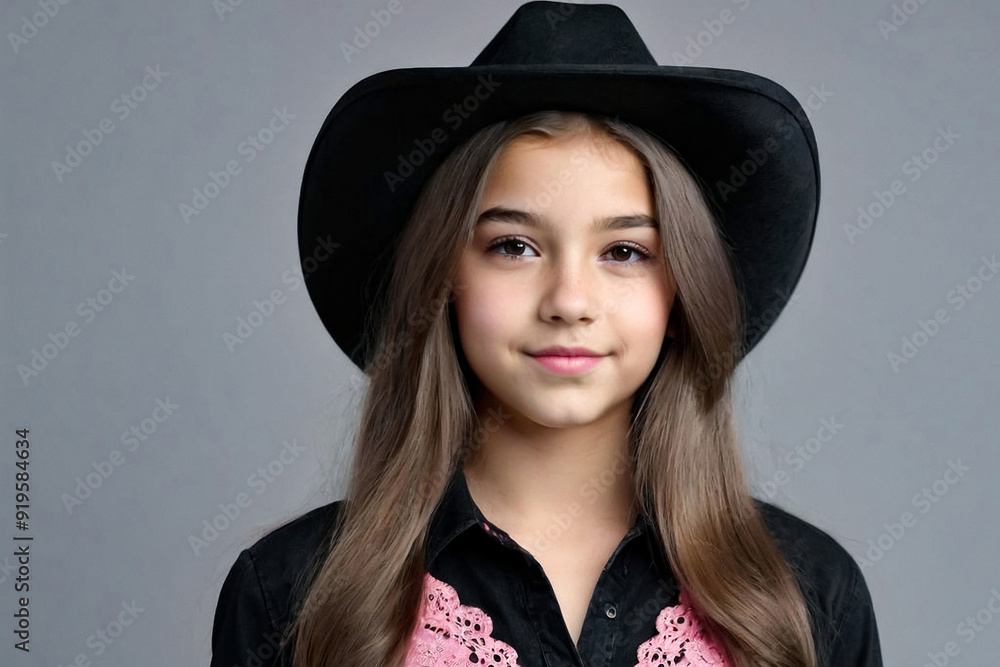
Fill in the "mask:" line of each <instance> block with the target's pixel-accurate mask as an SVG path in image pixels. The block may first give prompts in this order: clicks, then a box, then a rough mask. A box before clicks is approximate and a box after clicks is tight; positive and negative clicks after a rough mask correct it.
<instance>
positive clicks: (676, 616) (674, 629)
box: [635, 590, 728, 667]
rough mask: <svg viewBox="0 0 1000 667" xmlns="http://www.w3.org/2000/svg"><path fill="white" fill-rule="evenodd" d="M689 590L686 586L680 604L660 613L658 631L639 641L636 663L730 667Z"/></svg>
mask: <svg viewBox="0 0 1000 667" xmlns="http://www.w3.org/2000/svg"><path fill="white" fill-rule="evenodd" d="M689 603H690V599H689V598H688V595H687V591H684V590H682V591H681V594H680V604H678V605H676V606H674V607H664V608H663V609H662V610H661V611H660V615H659V616H657V617H656V635H655V636H654V637H652V638H650V639H647V640H646V641H644V642H643V643H642V644H640V645H639V650H638V651H637V652H636V658H638V660H639V662H637V663H636V665H635V667H660V666H664V665H673V666H674V667H684V666H686V665H690V666H692V667H694V666H697V667H702V666H703V665H718V666H719V667H728V663H727V662H726V661H725V659H724V658H723V653H722V651H721V650H720V649H719V648H717V646H716V645H715V644H714V643H713V642H712V639H711V637H709V636H708V633H707V632H706V631H705V629H704V628H702V627H701V623H700V622H699V621H698V617H697V616H695V614H694V610H693V609H692V608H691V606H690V604H689Z"/></svg>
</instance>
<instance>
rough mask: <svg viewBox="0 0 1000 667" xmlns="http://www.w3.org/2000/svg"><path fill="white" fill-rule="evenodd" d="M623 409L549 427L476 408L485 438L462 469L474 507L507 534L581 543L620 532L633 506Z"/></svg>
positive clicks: (491, 409) (631, 515)
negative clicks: (594, 419) (575, 423)
mask: <svg viewBox="0 0 1000 667" xmlns="http://www.w3.org/2000/svg"><path fill="white" fill-rule="evenodd" d="M625 407H626V409H624V410H622V411H619V412H616V413H612V414H609V415H608V416H607V417H606V418H604V419H602V420H601V421H599V422H596V423H593V424H588V425H586V426H581V427H574V428H548V427H543V426H539V425H538V424H536V423H533V422H529V425H526V423H525V422H528V420H524V419H521V420H518V419H517V418H512V417H511V416H510V413H509V412H504V410H505V408H502V407H501V406H499V405H497V404H490V405H486V404H485V403H483V402H479V403H477V414H479V415H480V423H481V424H483V425H484V428H486V429H487V431H486V432H487V433H488V434H489V437H487V438H486V439H485V440H484V441H483V442H482V443H476V444H475V445H474V454H473V456H472V457H471V458H470V460H469V461H467V462H466V463H465V465H464V466H463V467H464V471H465V478H466V482H467V484H468V487H469V493H470V494H471V495H472V497H473V500H474V501H475V503H476V505H477V506H478V507H479V508H480V510H481V511H482V512H483V514H484V515H485V516H486V517H487V518H488V519H489V520H490V521H491V522H493V523H494V524H496V525H497V526H499V527H500V528H502V529H504V530H505V531H507V532H508V533H511V534H512V535H513V534H514V533H519V534H521V535H528V534H535V533H537V531H542V533H544V534H547V535H549V536H550V538H551V537H552V536H553V535H554V534H555V533H558V537H560V538H564V539H572V538H579V539H584V540H585V539H587V537H588V536H589V535H592V534H593V533H594V532H595V531H607V530H613V531H614V530H617V531H623V530H627V529H628V528H629V527H631V526H632V523H633V522H634V520H635V508H634V507H633V490H632V489H633V487H632V484H633V479H632V464H631V461H630V460H629V457H628V449H627V441H626V436H627V431H628V426H629V420H630V415H629V411H628V409H627V407H628V406H625ZM488 416H492V417H493V419H492V421H490V420H489V419H488ZM505 417H506V418H505ZM497 422H499V424H498V423H497Z"/></svg>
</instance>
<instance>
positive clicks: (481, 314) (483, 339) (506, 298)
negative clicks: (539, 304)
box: [454, 279, 523, 354]
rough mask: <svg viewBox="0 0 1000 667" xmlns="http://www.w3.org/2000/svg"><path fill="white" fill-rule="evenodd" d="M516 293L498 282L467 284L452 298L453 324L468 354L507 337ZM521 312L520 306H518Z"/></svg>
mask: <svg viewBox="0 0 1000 667" xmlns="http://www.w3.org/2000/svg"><path fill="white" fill-rule="evenodd" d="M518 302H519V300H518V298H517V294H516V291H514V290H511V289H510V287H509V285H507V286H505V285H504V284H503V283H501V282H500V281H489V280H481V279H473V280H468V281H467V282H465V283H464V288H463V289H462V292H461V293H460V294H458V295H457V296H456V297H455V304H454V307H455V320H456V322H457V324H458V330H459V335H460V336H461V338H462V347H463V349H465V350H466V353H467V354H470V353H471V354H475V350H476V349H477V348H479V347H482V346H483V344H484V343H489V342H492V341H495V340H501V339H504V338H506V337H508V336H509V335H510V334H511V333H512V331H511V327H512V325H513V323H514V321H515V319H516V314H515V313H516V311H517V309H518ZM520 307H522V308H523V303H521V304H520Z"/></svg>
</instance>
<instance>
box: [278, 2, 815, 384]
mask: <svg viewBox="0 0 1000 667" xmlns="http://www.w3.org/2000/svg"><path fill="white" fill-rule="evenodd" d="M544 109H563V110H577V111H584V112H589V113H595V114H600V115H605V116H611V117H615V118H618V119H620V120H623V121H627V122H629V123H632V124H634V125H637V126H639V127H642V128H643V129H645V130H646V131H648V132H650V133H652V134H653V135H655V136H656V137H658V138H659V139H660V140H661V141H663V142H664V143H665V144H666V145H667V146H669V147H670V148H671V149H672V150H673V151H674V152H675V153H676V154H677V155H678V156H679V157H680V159H681V160H682V162H683V163H684V165H685V166H686V167H687V168H688V170H689V171H691V173H692V174H694V176H695V179H696V180H697V181H698V182H699V184H700V186H701V188H702V190H703V192H704V193H705V195H706V198H707V199H708V200H709V202H710V204H711V205H712V206H713V208H714V209H715V211H716V217H717V220H718V223H719V231H720V233H721V234H722V236H723V238H724V240H725V242H726V243H727V244H728V245H729V247H730V249H731V251H732V256H733V260H734V262H735V265H734V269H735V272H736V275H737V280H738V282H739V286H740V289H741V290H742V292H743V294H744V296H745V302H746V311H745V313H744V314H745V317H746V322H747V328H746V337H745V341H744V345H743V348H742V349H741V350H740V351H739V357H740V358H742V356H744V355H745V354H746V353H748V352H749V351H750V350H751V349H752V348H753V347H754V346H755V345H756V344H757V342H758V341H759V340H760V339H761V338H762V337H763V335H764V334H765V333H766V332H767V330H768V329H769V328H770V326H771V324H772V323H773V322H774V320H775V318H776V317H777V316H778V314H779V313H780V312H781V310H782V309H783V308H784V305H785V303H787V302H788V300H789V298H790V296H791V292H792V290H793V289H794V287H795V285H796V283H797V282H798V280H799V277H800V276H801V274H802V271H803V269H804V267H805V262H806V257H807V256H808V254H809V249H810V246H811V244H812V238H813V232H814V230H815V226H816V215H817V212H818V208H819V157H818V154H817V150H816V140H815V137H814V135H813V131H812V126H811V125H810V123H809V120H808V118H807V117H806V114H805V111H804V110H803V108H802V106H801V105H800V104H799V103H798V101H797V100H796V99H795V97H794V96H792V94H791V93H789V92H788V91H787V90H785V88H783V87H782V86H780V85H779V84H777V83H775V82H774V81H771V80H770V79H767V78H764V77H762V76H758V75H756V74H750V73H748V72H742V71H738V70H730V69H716V68H706V67H673V66H661V65H658V64H657V63H656V60H655V59H654V58H653V56H652V55H651V54H650V52H649V50H648V49H647V48H646V45H645V44H644V43H643V41H642V39H641V38H640V37H639V34H638V33H637V32H636V29H635V27H634V26H633V25H632V22H631V21H630V20H629V19H628V16H626V14H625V13H624V12H623V11H622V10H621V9H620V8H618V7H616V6H614V5H608V4H593V5H591V4H588V5H582V4H571V3H565V2H528V3H526V4H524V5H522V6H521V7H519V8H518V9H517V11H516V12H515V13H514V15H513V16H512V17H511V18H510V19H509V20H508V21H507V23H506V24H505V25H504V26H503V27H502V28H501V29H500V31H499V32H498V33H497V35H496V36H495V37H494V38H493V39H492V40H491V41H490V43H489V44H487V45H486V48H485V49H483V51H482V53H480V54H479V56H478V57H476V59H475V60H474V61H473V62H472V65H471V66H469V67H424V68H402V69H393V70H389V71H385V72H379V73H376V74H373V75H371V76H369V77H367V78H365V79H363V80H362V81H360V82H358V83H357V84H355V85H354V86H352V87H351V88H350V89H349V90H348V91H347V92H346V93H344V95H343V96H342V97H341V98H340V100H339V101H338V102H337V104H336V105H335V106H334V107H333V109H332V110H331V111H330V113H329V115H328V116H327V118H326V121H325V122H324V123H323V126H322V128H321V129H320V131H319V135H318V136H317V138H316V141H315V143H314V145H313V147H312V151H311V152H310V154H309V159H308V161H307V162H306V167H305V174H304V176H303V180H302V190H301V194H300V200H299V221H298V235H299V254H300V257H301V262H302V269H303V273H304V275H305V277H306V285H307V286H308V290H309V296H310V297H311V298H312V301H313V303H314V304H315V306H316V310H317V311H318V312H319V316H320V319H321V320H322V322H323V324H324V325H325V326H326V328H327V330H328V331H329V332H330V334H331V335H332V336H333V339H334V340H335V341H336V343H337V344H338V345H339V346H340V348H341V349H342V350H343V351H344V352H345V353H346V354H347V355H348V356H349V357H350V358H351V360H352V361H353V362H354V363H355V364H356V365H357V366H359V367H360V368H362V369H364V368H365V365H366V362H367V361H368V360H369V355H370V354H371V353H372V351H373V350H372V349H371V344H372V342H373V341H370V340H366V339H364V336H363V332H364V326H365V323H366V320H367V318H369V317H371V316H372V313H373V311H372V307H373V305H374V304H375V302H376V299H378V298H379V297H380V291H379V290H380V285H381V284H380V282H379V281H380V279H382V278H383V277H384V276H385V275H387V274H388V273H389V271H390V268H391V266H392V251H393V248H394V245H395V240H396V238H397V235H398V234H399V232H400V230H401V229H402V227H403V225H404V224H405V222H406V220H407V219H408V217H409V214H410V211H411V208H412V206H413V204H414V203H415V201H416V199H417V196H418V195H419V193H420V191H421V189H422V187H423V186H424V184H425V183H426V181H427V180H428V178H429V177H430V176H431V174H432V173H433V172H434V170H435V169H436V168H437V166H438V165H440V164H441V163H442V162H443V161H444V159H445V157H446V156H447V154H448V153H449V152H450V151H451V150H452V149H453V148H455V147H456V146H458V145H459V144H461V143H462V142H463V141H465V140H466V139H468V138H469V137H470V136H471V135H473V134H474V133H475V132H477V131H478V130H480V129H482V128H483V127H485V126H487V125H491V124H493V123H496V122H498V121H501V120H504V119H510V118H514V117H517V116H521V115H524V114H527V113H530V112H533V111H539V110H544Z"/></svg>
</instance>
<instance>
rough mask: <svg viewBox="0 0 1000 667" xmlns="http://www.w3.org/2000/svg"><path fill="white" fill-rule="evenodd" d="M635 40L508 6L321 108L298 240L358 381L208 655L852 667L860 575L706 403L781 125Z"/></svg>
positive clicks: (799, 245) (252, 556) (740, 303)
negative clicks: (323, 497)
mask: <svg viewBox="0 0 1000 667" xmlns="http://www.w3.org/2000/svg"><path fill="white" fill-rule="evenodd" d="M567 8H568V9H567ZM559 31H561V32H559ZM650 60H652V58H651V56H649V54H648V50H646V49H645V46H644V45H642V43H641V40H639V38H638V36H637V35H636V34H635V32H634V29H633V28H632V26H631V24H630V23H629V22H628V20H627V18H626V17H625V16H624V14H623V13H622V12H621V11H620V10H618V9H617V8H615V7H613V6H610V5H567V4H566V3H559V4H557V3H549V2H530V3H528V4H526V5H524V6H522V7H521V8H520V9H519V10H518V12H517V13H516V14H515V15H514V17H513V18H512V19H511V20H510V21H509V22H508V24H507V26H505V27H504V29H503V30H501V32H500V33H499V34H498V36H497V37H496V38H495V39H494V40H493V41H492V42H491V43H490V45H488V46H487V48H486V50H484V52H483V54H481V55H480V57H479V58H478V59H477V61H476V62H474V63H473V66H472V67H470V68H462V69H461V70H445V71H444V73H442V72H440V71H433V70H397V71H395V74H394V73H392V72H390V73H383V75H378V76H376V77H374V78H372V77H370V78H369V79H368V80H366V81H365V82H362V84H359V86H360V88H359V87H356V88H355V89H352V91H349V92H348V93H347V94H346V95H345V97H344V99H343V100H342V101H341V102H340V103H338V106H337V107H335V108H334V111H332V112H331V115H330V117H329V118H328V119H327V123H326V124H325V125H324V128H323V130H322V131H321V133H320V137H319V138H318V139H317V144H316V146H314V148H313V153H312V154H311V156H310V159H309V163H308V164H307V168H306V176H305V180H304V183H303V191H302V203H301V207H300V246H301V250H302V257H303V270H304V271H306V272H307V276H309V281H310V282H309V289H310V295H311V296H312V298H313V301H314V303H316V306H317V309H318V311H319V312H320V315H321V317H322V318H323V321H324V323H325V324H326V326H327V327H328V329H329V330H330V332H331V334H332V335H333V337H334V339H335V340H336V341H337V342H338V344H339V345H340V346H341V347H342V348H343V349H344V350H345V351H346V352H347V353H348V354H349V355H350V356H351V358H352V360H354V361H355V362H356V363H358V365H359V366H361V367H362V368H363V369H364V370H365V372H366V374H367V375H368V377H369V378H370V385H369V388H368V392H367V395H366V400H365V403H364V405H363V408H362V413H361V423H360V429H359V433H358V435H357V442H356V449H355V458H354V462H353V466H352V475H351V478H350V485H349V489H348V493H347V498H345V499H344V500H341V501H337V502H334V503H331V504H329V505H325V506H323V507H320V508H317V509H315V510H313V511H311V512H309V513H307V514H305V515H303V516H301V517H298V518H297V519H295V520H293V521H292V522H290V523H288V524H286V525H284V526H281V527H280V528H277V529H275V530H273V531H272V532H271V533H269V534H268V535H266V536H265V537H264V538H262V539H260V540H259V541H258V542H256V543H255V544H254V545H253V546H251V547H250V548H248V549H244V550H243V551H242V552H241V553H240V556H239V558H238V559H237V562H236V563H235V564H234V565H233V568H232V569H231V571H230V573H229V576H228V577H227V578H226V581H225V583H224V585H223V589H222V592H221V594H220V599H219V605H218V608H217V611H216V616H215V627H214V631H213V640H212V641H213V661H212V665H213V667H222V666H223V665H225V666H226V667H229V666H231V665H234V664H239V665H246V666H247V667H250V666H252V665H264V664H280V665H286V666H289V667H333V666H337V667H343V666H359V667H360V666H365V667H368V666H373V665H377V666H382V665H385V666H387V667H388V666H390V665H391V666H395V665H404V666H406V667H418V666H424V665H438V666H441V667H444V666H446V665H448V666H451V665H483V664H486V665H495V666H513V665H520V666H522V667H536V666H537V667H542V666H543V665H560V666H561V665H579V666H583V665H608V666H624V667H638V666H642V667H645V666H647V665H648V666H652V665H726V666H730V667H749V666H751V665H768V666H783V667H792V666H796V667H798V666H808V667H818V666H820V665H826V666H831V667H832V666H836V667H853V666H860V665H866V666H876V665H881V657H880V650H879V639H878V631H877V626H876V622H875V617H874V613H873V609H872V603H871V599H870V596H869V593H868V589H867V587H866V585H865V581H864V578H863V577H862V575H861V572H860V568H858V566H857V565H856V564H855V562H854V561H853V559H852V558H851V557H850V555H849V554H848V553H847V552H846V551H845V550H844V549H843V548H842V547H840V545H838V544H837V543H836V542H835V541H834V540H833V539H832V538H831V537H829V536H828V535H827V534H826V533H824V532H823V531H821V530H819V529H818V528H816V527H814V526H812V525H810V524H808V523H807V522H805V521H803V520H801V519H798V518H796V517H794V516H792V515H790V514H788V513H787V512H784V511H783V510H781V509H779V508H777V507H776V506H774V505H771V504H769V503H766V502H762V501H759V500H756V499H754V498H753V497H751V495H750V494H749V491H748V489H747V486H746V483H745V480H744V477H743V472H742V470H741V466H740V459H739V441H738V434H737V430H736V424H735V419H734V412H733V409H732V397H731V382H732V377H733V374H734V372H735V368H736V365H737V364H738V362H739V361H740V359H741V358H742V357H743V356H745V354H746V353H747V352H748V351H749V349H750V348H752V347H753V345H754V344H755V343H756V342H757V341H758V340H759V338H760V337H761V336H762V335H763V333H764V332H765V331H766V329H767V328H768V326H769V325H770V323H771V322H772V321H773V319H774V317H776V315H777V311H779V310H780V307H781V306H780V303H783V302H784V301H787V293H788V292H790V290H791V289H792V288H793V287H794V284H795V282H796V281H797V280H798V275H799V274H800V273H801V269H802V264H803V262H804V260H805V255H806V254H807V253H808V246H809V242H810V241H811V238H812V229H813V226H814V224H815V215H816V206H817V202H818V171H816V167H815V147H814V144H813V139H812V132H811V129H809V127H808V121H806V120H805V116H804V113H802V110H801V107H799V106H798V105H797V103H795V102H794V99H793V98H791V96H790V95H788V94H787V92H784V91H783V89H780V87H778V86H777V85H776V84H773V82H767V83H764V82H766V80H762V79H760V78H759V77H754V75H749V74H746V73H738V75H739V76H736V74H735V73H727V74H719V72H721V71H720V70H715V71H711V70H704V71H699V70H693V69H681V70H677V68H666V67H659V66H657V65H655V61H653V62H652V63H650ZM623 61H624V62H623ZM477 63H478V64H477ZM543 63H544V64H543ZM581 63H588V64H586V65H582V64H581ZM624 63H631V65H630V66H631V67H633V69H632V70H628V69H627V68H623V64H624ZM524 65H530V67H524ZM608 65H610V66H611V67H607V66H608ZM477 67H481V68H485V69H477ZM490 68H493V69H492V70H491V69H490ZM401 72H402V73H403V74H405V75H407V76H411V77H412V79H410V80H409V82H408V83H407V82H406V81H405V80H404V79H402V78H399V77H401V76H402V75H401V74H400V73H401ZM428 72H429V73H430V74H428ZM484 73H486V74H491V73H495V74H496V77H495V79H494V78H492V77H491V76H484ZM637 73H641V74H642V75H643V76H646V75H651V74H655V76H647V78H643V77H640V76H636V74H637ZM446 74H449V75H450V76H446ZM425 75H426V76H425ZM504 75H505V76H506V78H505V76H504ZM393 76H395V77H397V78H392V77H393ZM421 77H424V78H421ZM734 77H735V78H734ZM737 80H738V82H739V83H737ZM417 81H419V82H421V83H422V84H423V87H421V86H419V85H415V82H417ZM720 81H721V83H720ZM476 82H478V84H477V85H476V86H475V87H474V88H472V87H469V86H470V84H473V83H476ZM459 84H461V85H459ZM699 85H701V86H703V87H700V88H699V87H698V86H699ZM712 86H714V88H712ZM741 86H742V88H741ZM751 87H753V90H752V91H751V92H752V94H746V93H747V90H748V89H749V88H751ZM472 90H476V91H478V92H473V93H472V94H471V95H467V96H466V97H465V98H464V100H463V98H462V95H465V94H466V93H468V92H469V91H472ZM706 90H708V91H709V92H711V93H712V94H713V95H715V97H712V95H709V94H706V92H705V91H706ZM501 91H502V92H501ZM394 95H396V97H393V96H394ZM470 98H472V99H474V100H476V101H477V102H476V105H475V108H472V109H470V105H469V103H468V100H469V99H470ZM758 98H760V99H758ZM455 99H459V100H463V102H462V103H460V104H459V103H456V104H455V105H454V106H449V105H448V104H443V102H445V101H449V100H455ZM762 100H763V101H762ZM778 102H780V104H779V103H778ZM407 103H409V104H407ZM480 104H481V105H482V108H481V109H479V105H480ZM655 104H661V105H662V106H661V107H658V108H657V109H655V110H656V111H657V113H653V114H651V113H648V111H649V108H650V105H655ZM754 105H758V106H754ZM442 108H444V109H446V110H449V111H454V113H455V116H454V118H457V119H461V121H462V122H461V123H458V125H457V126H451V127H452V129H453V130H455V132H453V134H451V135H448V134H447V133H446V132H445V131H444V130H443V128H442V127H440V126H437V127H435V126H434V125H433V120H434V118H441V119H443V118H445V117H446V113H447V112H446V113H445V114H436V113H435V114H434V115H433V116H432V115H431V113H430V112H431V111H439V110H440V109H442ZM671 109H672V110H673V111H672V113H666V114H664V113H663V112H664V111H665V110H671ZM400 110H404V111H405V113H404V114H403V118H398V120H399V121H400V124H394V125H393V126H386V125H384V124H383V123H384V120H385V118H386V115H385V114H387V113H399V112H400ZM404 118H405V119H407V120H404ZM626 118H627V119H630V120H625V119H626ZM772 133H773V134H772ZM414 137H416V139H414ZM425 138H426V139H425ZM752 140H756V141H757V142H758V143H753V141H752ZM769 140H770V142H769ZM428 142H429V143H428ZM748 142H750V143H748ZM413 146H417V149H413ZM410 149H413V150H410ZM758 149H759V150H760V151H763V152H764V153H763V157H761V153H759V152H756V151H757V150H758ZM407 150H410V152H409V153H406V154H405V156H404V152H405V151H407ZM746 156H750V157H749V158H747V157H746ZM397 157H398V158H399V159H398V161H397V162H396V165H395V168H387V158H391V159H395V158H397ZM738 158H744V159H743V160H740V159H738ZM746 160H752V161H751V164H753V165H756V168H755V169H754V170H753V171H752V172H751V173H749V174H747V173H746V171H748V169H744V167H743V165H744V164H745V162H746ZM422 167H423V169H422ZM729 167H733V168H734V169H736V170H738V172H739V173H740V174H741V176H742V179H736V178H735V176H730V172H729V169H728V168H729ZM733 173H734V174H735V173H736V172H733ZM345 179H353V180H351V181H346V180H345ZM723 179H726V180H723ZM334 183H336V184H337V188H336V189H331V188H330V187H329V186H330V185H331V184H334ZM706 183H715V184H716V186H718V185H720V184H721V186H722V187H710V186H708V185H706ZM345 185H350V187H344V186H345ZM389 193H391V194H389ZM369 220H371V221H372V223H371V224H370V225H369V224H368V221H369ZM331 230H332V231H333V232H334V233H333V234H332V236H333V238H335V239H337V240H338V242H339V243H340V246H339V247H338V249H337V250H336V252H335V253H333V255H332V256H331V257H330V258H329V260H323V261H320V260H319V259H318V256H317V255H316V254H315V250H316V249H317V248H318V247H319V244H321V243H322V242H323V241H322V239H323V238H324V237H323V234H324V233H329V232H330V231H331ZM326 243H329V241H326ZM379 253H381V254H379ZM385 269H388V271H387V273H386V274H385V278H384V281H383V282H377V281H378V279H379V277H380V276H379V272H380V271H383V270H385ZM781 297H784V298H783V301H780V302H779V298H781Z"/></svg>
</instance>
